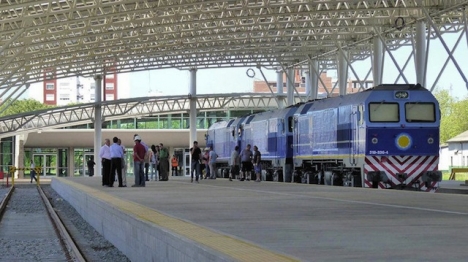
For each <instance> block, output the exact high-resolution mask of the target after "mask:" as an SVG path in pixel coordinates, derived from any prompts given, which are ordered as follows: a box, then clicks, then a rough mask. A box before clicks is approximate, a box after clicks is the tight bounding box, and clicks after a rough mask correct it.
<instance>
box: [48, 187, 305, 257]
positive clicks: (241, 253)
mask: <svg viewBox="0 0 468 262" xmlns="http://www.w3.org/2000/svg"><path fill="white" fill-rule="evenodd" d="M56 179H58V180H60V181H61V182H62V183H64V184H67V185H69V186H72V187H74V188H76V189H78V190H81V191H83V192H85V193H88V194H89V195H92V196H94V197H96V198H98V199H100V200H102V201H104V202H106V203H109V204H112V205H113V206H114V207H115V208H117V209H120V210H122V211H123V212H126V213H130V214H133V215H134V216H135V217H136V218H138V219H140V220H142V221H147V222H150V223H152V224H155V225H157V226H159V227H163V228H165V229H168V230H170V231H172V232H174V233H176V234H179V235H181V236H183V237H186V238H188V239H190V240H192V241H194V242H198V243H201V244H203V245H205V246H208V247H210V248H212V249H214V250H216V251H218V252H220V253H223V254H226V255H227V256H230V257H232V258H234V259H236V260H238V261H299V260H297V259H296V258H292V257H289V256H286V255H283V254H279V253H275V252H273V251H270V250H268V249H265V248H262V247H259V246H256V245H254V244H252V243H248V242H245V241H242V240H240V239H236V238H233V237H230V236H228V235H223V234H220V233H218V232H215V231H212V230H209V229H206V228H204V227H201V226H199V225H197V224H194V223H190V222H187V221H184V220H181V219H178V218H174V217H171V216H168V215H165V214H163V213H160V212H158V211H156V210H154V209H151V208H148V207H146V206H143V205H141V204H138V203H135V202H132V201H128V200H123V199H120V198H117V197H115V196H112V195H110V194H108V193H105V192H102V191H99V190H97V189H94V188H92V187H89V186H86V185H83V184H80V183H75V182H73V181H70V180H69V179H65V178H56Z"/></svg>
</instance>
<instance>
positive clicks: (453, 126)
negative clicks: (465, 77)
mask: <svg viewBox="0 0 468 262" xmlns="http://www.w3.org/2000/svg"><path fill="white" fill-rule="evenodd" d="M434 96H435V97H436V98H437V101H439V106H440V115H441V120H440V142H441V143H445V142H446V141H447V140H449V139H450V138H452V137H454V136H456V135H459V134H460V133H462V132H464V131H466V130H468V119H466V117H465V116H466V115H467V113H468V100H467V99H464V100H461V101H458V100H457V99H456V98H454V97H452V96H451V95H450V92H449V91H448V90H437V91H436V92H435V93H434Z"/></svg>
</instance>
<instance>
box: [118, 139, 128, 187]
mask: <svg viewBox="0 0 468 262" xmlns="http://www.w3.org/2000/svg"><path fill="white" fill-rule="evenodd" d="M117 144H119V146H121V147H122V151H123V154H124V157H123V158H122V184H123V186H124V187H126V186H127V155H126V154H127V150H125V146H123V145H122V140H120V138H119V141H118V142H117Z"/></svg>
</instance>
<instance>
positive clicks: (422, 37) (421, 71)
mask: <svg viewBox="0 0 468 262" xmlns="http://www.w3.org/2000/svg"><path fill="white" fill-rule="evenodd" d="M415 47H416V50H415V51H416V52H415V53H416V57H415V66H416V82H417V83H418V84H421V85H422V86H424V87H426V59H427V58H426V24H425V23H424V22H422V21H418V22H417V23H416V46H415Z"/></svg>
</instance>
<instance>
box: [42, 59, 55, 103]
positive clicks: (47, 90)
mask: <svg viewBox="0 0 468 262" xmlns="http://www.w3.org/2000/svg"><path fill="white" fill-rule="evenodd" d="M43 88H44V92H43V94H44V97H43V101H44V104H46V105H57V78H56V74H55V69H54V68H48V69H46V70H44V83H43Z"/></svg>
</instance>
